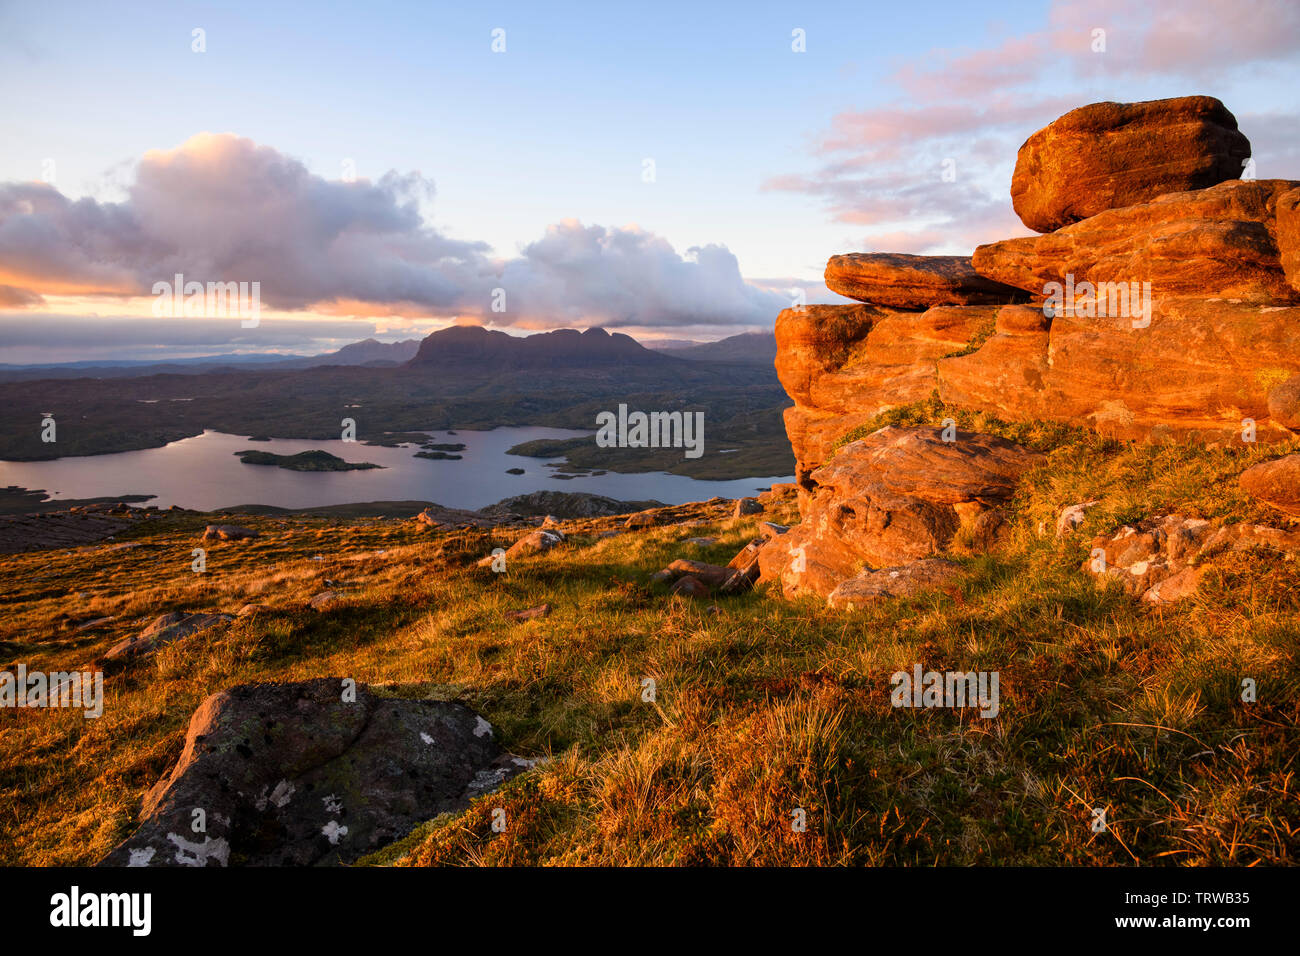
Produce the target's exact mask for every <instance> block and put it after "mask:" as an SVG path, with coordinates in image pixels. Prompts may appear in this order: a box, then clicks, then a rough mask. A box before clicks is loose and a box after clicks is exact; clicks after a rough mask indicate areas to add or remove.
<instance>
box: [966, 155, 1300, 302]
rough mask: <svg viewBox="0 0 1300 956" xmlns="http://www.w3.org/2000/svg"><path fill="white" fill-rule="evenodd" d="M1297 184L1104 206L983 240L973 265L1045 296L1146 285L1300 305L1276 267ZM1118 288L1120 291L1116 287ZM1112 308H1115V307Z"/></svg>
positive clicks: (1227, 188)
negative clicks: (1050, 227) (1052, 291)
mask: <svg viewBox="0 0 1300 956" xmlns="http://www.w3.org/2000/svg"><path fill="white" fill-rule="evenodd" d="M1297 187H1300V183H1297V182H1293V181H1291V180H1289V179H1261V180H1256V181H1245V180H1234V181H1232V182H1225V183H1221V184H1219V185H1217V186H1213V187H1211V188H1209V189H1198V190H1195V191H1192V192H1174V193H1168V194H1166V195H1162V196H1159V197H1156V198H1154V199H1150V200H1148V201H1146V202H1141V203H1136V204H1134V205H1131V206H1123V207H1120V208H1118V209H1107V210H1105V211H1102V212H1099V213H1097V214H1096V215H1095V216H1092V217H1090V218H1088V219H1084V220H1082V221H1080V222H1076V223H1074V224H1073V225H1070V226H1066V227H1064V228H1062V229H1058V230H1057V231H1056V232H1052V233H1048V234H1047V235H1045V236H1030V237H1027V238H1024V239H1006V240H1003V241H1002V242H993V243H988V244H986V245H982V246H979V247H978V248H976V250H975V254H974V255H973V256H972V257H971V262H972V264H973V266H974V268H975V269H976V270H977V271H978V272H979V273H980V274H981V275H985V276H988V277H989V278H991V279H996V280H997V281H998V282H1003V283H1006V284H1007V285H1010V286H1014V287H1016V288H1018V289H1022V290H1024V291H1026V292H1028V293H1031V294H1032V295H1034V296H1035V297H1036V298H1038V299H1042V298H1043V297H1044V296H1045V295H1046V294H1047V293H1045V292H1044V287H1045V286H1046V285H1048V283H1052V282H1056V283H1061V284H1062V285H1064V284H1065V282H1066V281H1067V276H1072V277H1073V282H1074V283H1075V284H1076V285H1078V284H1081V283H1083V282H1085V281H1086V282H1090V283H1092V284H1093V285H1097V284H1099V283H1114V284H1116V285H1118V286H1119V287H1121V288H1122V289H1131V287H1132V284H1133V283H1138V284H1139V288H1140V287H1141V284H1142V283H1149V284H1150V289H1151V295H1153V296H1155V297H1157V298H1161V299H1164V298H1168V297H1170V296H1186V295H1193V296H1201V297H1205V298H1211V297H1214V298H1223V299H1240V300H1242V301H1243V302H1254V303H1283V302H1300V295H1297V293H1296V290H1295V288H1294V287H1293V286H1292V285H1291V283H1290V282H1289V281H1288V279H1287V275H1286V271H1285V270H1284V269H1283V266H1282V249H1283V248H1284V247H1286V248H1287V254H1288V256H1289V257H1291V256H1294V255H1295V250H1294V249H1293V248H1290V247H1287V243H1288V242H1290V241H1292V240H1291V239H1290V235H1289V233H1287V232H1285V231H1283V232H1282V233H1279V224H1278V217H1277V210H1278V202H1279V200H1280V199H1281V197H1282V196H1284V195H1289V194H1290V193H1291V192H1293V191H1294V190H1295V189H1296V188H1297ZM1119 291H1120V289H1117V290H1116V294H1118V292H1119ZM1112 311H1113V310H1112Z"/></svg>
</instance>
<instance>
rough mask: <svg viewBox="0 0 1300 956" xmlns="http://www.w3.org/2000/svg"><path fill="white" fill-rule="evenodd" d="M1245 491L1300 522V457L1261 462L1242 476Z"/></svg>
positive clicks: (1242, 485) (1293, 456)
mask: <svg viewBox="0 0 1300 956" xmlns="http://www.w3.org/2000/svg"><path fill="white" fill-rule="evenodd" d="M1240 481H1241V487H1242V490H1244V491H1245V492H1246V493H1247V494H1249V495H1251V496H1252V497H1254V498H1258V499H1259V500H1260V501H1262V502H1264V503H1265V504H1266V505H1269V506H1270V507H1273V508H1276V509H1277V510H1278V511H1281V512H1283V513H1284V514H1289V515H1292V516H1293V517H1297V518H1300V455H1287V456H1286V457H1285V458H1276V459H1274V460H1273V461H1265V462H1261V463H1260V464H1258V465H1255V466H1254V467H1252V468H1247V469H1246V470H1245V471H1243V472H1242V473H1241V479H1240Z"/></svg>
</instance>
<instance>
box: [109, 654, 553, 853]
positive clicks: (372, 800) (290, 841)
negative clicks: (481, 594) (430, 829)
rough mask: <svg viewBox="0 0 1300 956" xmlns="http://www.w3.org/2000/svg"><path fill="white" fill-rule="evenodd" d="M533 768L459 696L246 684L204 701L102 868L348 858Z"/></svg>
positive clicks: (320, 684)
mask: <svg viewBox="0 0 1300 956" xmlns="http://www.w3.org/2000/svg"><path fill="white" fill-rule="evenodd" d="M532 764H533V761H529V760H524V759H522V758H517V757H511V756H510V755H508V754H502V752H501V750H500V748H499V746H498V744H497V742H496V740H495V735H494V733H493V729H492V725H491V724H489V723H488V722H487V721H486V720H484V719H483V718H482V717H480V716H479V715H478V714H476V713H474V712H473V711H472V710H470V709H469V708H468V707H466V706H464V705H463V704H459V703H452V702H447V701H434V700H405V699H394V698H390V697H377V696H375V695H374V694H373V693H372V692H371V691H370V689H369V688H368V687H366V686H365V685H364V684H362V685H352V684H350V682H345V681H343V680H342V679H340V678H320V679H317V680H308V681H302V682H296V683H268V684H242V685H239V686H236V687H231V688H230V689H228V690H224V691H221V692H220V693H217V694H213V695H212V696H211V697H208V698H207V699H206V700H204V701H203V703H201V704H200V705H199V707H198V709H197V710H196V711H195V712H194V715H193V717H191V719H190V725H189V731H188V733H187V734H186V737H185V746H184V749H183V751H182V752H181V755H180V759H179V760H178V761H177V763H176V765H175V766H174V767H173V768H172V770H171V772H170V773H168V774H167V776H165V777H164V778H163V779H162V780H160V781H159V782H158V783H157V785H155V786H154V787H153V789H151V790H150V791H149V793H148V794H147V795H146V796H145V800H144V808H143V813H142V823H141V825H140V827H139V829H137V830H136V832H135V833H133V834H132V835H131V836H130V837H128V838H127V839H126V840H124V841H123V842H122V843H121V844H119V845H118V846H117V847H116V848H115V849H114V850H113V851H112V852H111V853H109V854H108V856H107V857H106V858H105V860H104V861H103V865H106V866H196V867H197V866H236V865H248V866H318V865H328V864H339V863H350V862H352V861H354V860H356V859H357V858H358V857H360V856H362V855H364V854H366V853H368V852H370V851H372V850H376V849H378V848H380V847H383V846H386V845H388V844H390V843H393V842H394V841H396V840H400V839H401V838H402V837H404V836H406V835H407V834H408V833H410V831H411V829H412V828H413V827H415V826H416V825H417V824H419V823H421V822H422V821H424V820H428V819H431V818H433V817H435V816H437V815H438V814H440V813H446V812H449V811H456V810H461V809H464V808H465V807H466V806H468V804H469V801H470V800H471V799H473V798H474V797H476V796H479V795H481V794H483V793H485V792H487V791H489V790H491V789H493V788H495V787H497V786H499V785H500V784H501V783H503V782H505V780H507V779H509V778H510V777H512V776H514V775H515V774H518V773H520V772H522V771H523V770H525V769H527V768H528V767H529V766H531V765H532ZM196 808H200V809H202V810H203V813H204V832H200V833H196V832H195V831H194V828H193V823H194V820H195V817H194V810H195V809H196Z"/></svg>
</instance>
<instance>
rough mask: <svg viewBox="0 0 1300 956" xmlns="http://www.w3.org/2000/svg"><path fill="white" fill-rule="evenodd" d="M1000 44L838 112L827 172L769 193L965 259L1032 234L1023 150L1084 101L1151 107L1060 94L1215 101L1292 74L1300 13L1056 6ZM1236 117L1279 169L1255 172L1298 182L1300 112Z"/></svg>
mask: <svg viewBox="0 0 1300 956" xmlns="http://www.w3.org/2000/svg"><path fill="white" fill-rule="evenodd" d="M990 36H991V37H992V39H991V40H990V42H989V43H987V44H986V45H984V46H982V47H978V48H975V49H963V50H944V49H938V50H932V51H930V53H929V54H927V55H926V56H924V57H920V58H917V59H916V60H913V61H911V62H908V63H904V64H902V65H900V66H899V67H898V69H897V70H896V71H895V72H894V73H893V75H892V77H891V81H892V83H893V85H894V86H895V87H896V88H897V89H898V90H899V91H900V92H901V93H902V94H903V96H902V99H900V100H899V101H898V102H895V103H887V104H883V105H879V106H873V107H871V108H867V109H862V110H846V111H843V112H841V113H839V114H837V115H835V116H834V117H833V118H832V120H831V123H830V125H829V127H828V128H827V129H826V130H825V132H824V133H822V134H821V135H820V136H818V137H816V138H815V146H814V148H813V155H814V156H815V157H817V158H818V159H819V160H820V164H819V165H818V167H817V168H816V169H815V170H814V171H812V172H808V173H800V174H781V175H774V176H772V177H770V178H768V179H767V180H766V181H765V182H764V183H763V188H765V189H769V190H780V191H787V192H800V193H805V194H807V195H810V196H813V197H816V198H818V199H819V200H821V202H822V203H823V206H824V208H825V210H826V214H827V216H828V217H829V218H830V219H831V220H832V221H835V222H843V223H851V224H855V225H863V226H869V227H872V228H871V229H870V231H869V232H867V233H866V234H864V235H863V236H862V237H861V242H862V246H863V248H864V249H872V250H876V251H900V252H964V251H968V250H969V249H970V248H971V247H972V246H973V245H978V244H979V243H981V242H987V241H991V240H994V239H998V238H1007V237H1011V236H1017V235H1028V234H1029V232H1028V230H1026V229H1024V227H1023V226H1022V225H1021V224H1020V222H1019V220H1018V219H1017V218H1016V217H1015V216H1014V215H1013V214H1012V212H1011V204H1010V195H1009V187H1010V176H1011V170H1012V168H1013V166H1014V163H1015V156H1016V152H1017V150H1018V149H1019V147H1020V145H1021V144H1022V143H1023V142H1024V140H1025V139H1026V138H1027V137H1028V136H1029V135H1030V134H1031V133H1033V132H1034V131H1035V130H1036V129H1039V128H1041V127H1042V126H1044V125H1046V124H1048V123H1050V122H1051V121H1052V120H1054V119H1056V118H1057V117H1058V116H1060V115H1062V114H1064V113H1066V112H1068V111H1069V110H1071V109H1074V108H1076V107H1079V106H1083V105H1085V104H1086V103H1088V102H1096V101H1098V100H1103V99H1107V98H1111V99H1128V100H1132V99H1141V98H1142V97H1141V96H1132V95H1127V96H1126V95H1123V94H1122V93H1120V94H1111V95H1110V96H1107V95H1106V94H1105V93H1098V92H1092V93H1090V94H1084V95H1082V96H1081V95H1080V94H1078V93H1071V94H1068V95H1063V94H1061V93H1059V92H1056V91H1058V90H1061V89H1064V88H1069V89H1076V90H1077V89H1079V88H1088V89H1090V90H1094V91H1096V90H1099V89H1105V88H1107V87H1109V88H1110V89H1114V90H1120V91H1124V90H1128V89H1133V88H1134V87H1135V85H1136V84H1137V83H1139V82H1149V83H1155V84H1157V86H1158V87H1160V88H1168V87H1171V86H1172V87H1174V88H1173V89H1171V90H1170V91H1169V92H1167V93H1162V94H1159V95H1177V94H1178V93H1179V92H1185V93H1201V92H1208V91H1207V90H1206V89H1205V88H1204V83H1205V82H1206V80H1207V79H1213V78H1217V77H1225V76H1228V75H1231V74H1242V73H1245V72H1247V71H1249V72H1250V73H1251V74H1252V76H1257V75H1267V71H1269V70H1278V69H1287V68H1288V67H1289V68H1290V70H1291V72H1292V73H1294V65H1295V62H1296V58H1297V53H1300V2H1296V0H1242V2H1237V0H1163V2H1156V3H1145V4H1134V3H1132V2H1131V0H1088V2H1078V0H1076V2H1057V3H1054V4H1052V6H1051V8H1050V10H1049V11H1048V13H1047V15H1046V17H1044V18H1043V20H1041V21H1039V22H1036V23H1035V22H1027V23H1022V24H1015V25H1013V27H1011V28H1010V30H1008V28H1007V27H1006V26H1005V25H999V26H998V27H997V28H996V30H995V29H990ZM1180 87H1181V88H1182V89H1180ZM1245 105H1246V106H1248V105H1249V104H1245ZM1228 106H1229V108H1232V106H1233V104H1232V103H1229V104H1228ZM1238 108H1239V109H1241V108H1242V106H1241V105H1239V106H1238ZM1238 116H1239V117H1241V118H1242V128H1243V130H1244V131H1246V132H1247V135H1250V136H1254V135H1255V132H1256V130H1258V132H1259V134H1260V135H1259V137H1258V140H1257V146H1256V157H1257V160H1258V159H1260V158H1261V157H1264V156H1267V157H1268V160H1269V165H1268V168H1267V169H1257V171H1256V175H1258V176H1288V175H1295V174H1296V163H1295V162H1294V161H1295V160H1296V159H1297V157H1298V156H1300V122H1298V118H1300V117H1298V114H1297V113H1296V112H1295V111H1292V112H1290V113H1284V114H1277V113H1273V114H1271V115H1267V116H1264V115H1261V116H1259V117H1252V116H1251V115H1250V114H1248V113H1245V114H1243V113H1238ZM1255 122H1257V123H1258V127H1256V126H1255V125H1253V123H1255ZM1258 165H1259V163H1258V162H1257V166H1258ZM941 170H946V176H944V177H942V178H941ZM887 244H892V245H887Z"/></svg>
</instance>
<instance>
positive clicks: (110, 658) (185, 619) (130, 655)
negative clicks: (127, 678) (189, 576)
mask: <svg viewBox="0 0 1300 956" xmlns="http://www.w3.org/2000/svg"><path fill="white" fill-rule="evenodd" d="M230 620H232V618H231V616H230V615H229V614H186V613H184V612H183V611H172V612H171V613H169V614H163V615H161V616H159V617H157V618H155V619H154V621H153V623H152V624H150V625H149V626H148V627H146V628H145V629H144V630H143V631H141V632H140V633H139V634H137V635H136V636H135V637H129V638H127V639H126V640H124V641H121V642H119V643H117V644H114V645H113V646H112V647H111V648H109V649H108V651H107V652H106V653H105V654H104V656H103V657H101V658H100V659H99V660H98V661H97V662H96V663H98V664H99V665H101V666H102V667H104V669H105V670H112V669H113V668H115V667H118V666H122V665H124V664H127V663H130V662H131V661H134V660H138V659H139V658H141V657H145V656H147V655H149V654H153V653H154V652H156V651H158V650H160V649H161V648H163V647H166V646H167V645H168V644H171V643H174V642H175V641H179V640H180V639H181V638H183V637H189V636H190V635H191V634H197V633H198V632H199V631H205V630H207V629H208V628H210V627H216V626H217V625H219V624H225V623H227V622H229V621H230Z"/></svg>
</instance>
